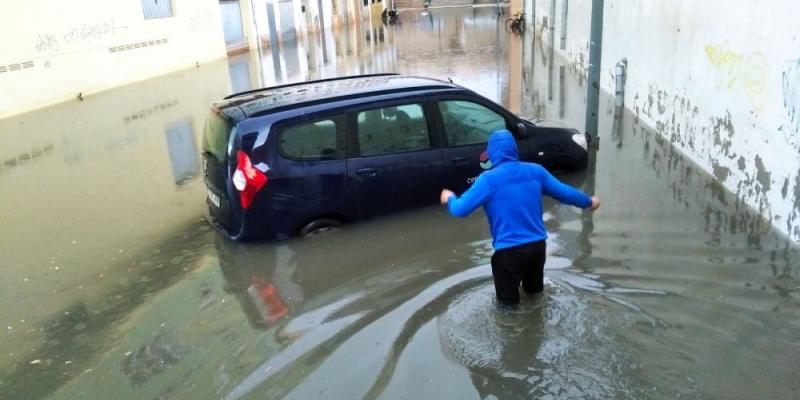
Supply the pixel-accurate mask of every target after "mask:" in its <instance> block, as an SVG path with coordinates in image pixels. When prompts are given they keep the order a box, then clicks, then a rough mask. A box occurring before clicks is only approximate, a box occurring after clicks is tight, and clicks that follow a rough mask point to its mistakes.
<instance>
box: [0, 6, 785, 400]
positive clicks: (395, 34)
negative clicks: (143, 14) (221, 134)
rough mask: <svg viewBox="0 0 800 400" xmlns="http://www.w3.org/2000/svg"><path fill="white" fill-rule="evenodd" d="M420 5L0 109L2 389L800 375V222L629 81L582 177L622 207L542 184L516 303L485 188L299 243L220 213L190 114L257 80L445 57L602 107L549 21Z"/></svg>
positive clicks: (715, 386) (528, 110) (585, 384)
mask: <svg viewBox="0 0 800 400" xmlns="http://www.w3.org/2000/svg"><path fill="white" fill-rule="evenodd" d="M401 20H402V21H401V24H399V25H394V26H382V25H369V24H368V23H366V24H363V25H358V26H354V27H352V29H348V30H345V31H344V32H345V33H344V34H342V32H339V33H337V34H333V33H330V32H327V33H325V34H324V35H322V36H318V35H311V36H307V37H305V38H304V37H302V36H298V38H297V39H296V40H295V41H289V42H285V43H284V44H283V47H282V49H281V52H280V57H281V58H280V59H279V61H280V62H279V63H274V62H273V59H272V58H271V57H272V56H271V55H269V54H267V55H266V57H270V58H266V59H265V62H258V60H259V56H258V55H257V54H256V55H254V54H248V55H243V56H242V57H238V58H232V59H231V60H229V63H227V64H226V63H220V64H212V65H207V66H202V67H200V68H197V69H192V70H189V71H184V72H181V73H179V74H174V75H170V76H167V77H163V78H159V79H156V80H153V81H148V82H143V83H140V84H137V85H133V86H130V87H126V88H121V89H119V90H117V91H111V92H107V93H105V94H101V95H97V96H94V97H88V98H87V99H86V100H85V101H84V102H80V103H79V102H74V103H67V104H64V105H61V106H57V107H53V108H51V109H48V110H45V111H42V112H37V113H31V114H28V115H24V116H20V117H18V118H14V119H7V120H3V121H0V131H1V132H3V133H6V132H13V133H15V134H5V135H0V160H2V162H3V163H2V170H0V187H3V188H4V189H6V188H10V189H8V190H4V191H3V192H2V193H3V194H2V195H0V213H2V214H0V221H2V224H0V255H1V256H0V257H2V263H3V265H4V279H3V283H4V286H3V287H2V290H0V320H1V321H0V323H2V325H0V326H3V327H5V332H4V334H5V336H4V337H3V341H0V354H2V355H3V357H2V358H0V397H2V398H13V399H29V398H30V399H37V398H45V397H49V398H56V399H74V398H107V397H108V393H111V392H113V393H114V397H115V398H119V399H139V398H209V397H213V398H229V399H234V398H237V399H238V398H242V399H262V398H300V399H306V398H314V397H321V396H320V395H323V396H324V395H328V396H327V397H332V398H370V399H374V398H379V397H380V398H387V399H406V398H458V399H462V398H569V397H573V398H602V399H606V398H632V399H638V398H675V397H681V398H687V397H688V398H796V397H797V394H798V392H800V379H798V377H797V374H796V371H797V370H798V367H800V366H799V365H798V364H797V360H798V359H800V357H799V356H800V345H799V344H798V342H797V339H796V332H798V330H800V318H797V315H798V310H800V307H799V306H800V304H799V303H800V290H798V287H800V282H798V268H797V266H798V265H800V254H798V249H797V247H796V246H793V245H792V244H791V243H790V242H788V241H787V240H786V239H785V237H783V236H781V235H780V234H778V233H776V232H775V231H773V230H772V229H771V228H770V225H769V223H768V222H765V221H764V220H763V219H762V218H761V217H760V216H758V215H757V214H755V213H753V212H752V211H751V210H749V209H748V208H747V207H745V206H744V205H742V204H741V203H739V202H738V201H736V199H735V198H734V197H733V196H732V195H730V194H729V193H727V192H725V191H724V190H723V189H722V187H721V186H720V185H719V184H717V183H715V182H714V181H713V179H711V177H710V176H708V175H707V174H705V173H704V172H702V171H700V170H699V169H697V168H696V167H695V166H694V165H693V164H692V163H691V162H690V161H689V160H687V159H686V158H684V157H683V156H682V155H681V154H680V153H678V152H676V151H675V150H674V149H673V148H672V146H671V145H670V144H669V142H667V141H665V140H664V139H662V138H661V137H660V136H658V135H657V134H655V133H654V132H652V131H650V130H648V129H646V128H645V127H643V126H641V125H640V124H639V122H638V118H637V116H636V115H633V114H630V113H617V114H616V115H614V114H613V106H612V102H611V99H608V102H607V104H608V107H607V108H606V110H608V113H607V114H606V115H601V121H600V122H601V126H602V127H604V129H603V130H601V136H602V137H603V139H602V140H601V141H600V147H599V150H598V151H597V152H596V153H595V154H593V157H594V159H595V160H596V162H595V163H594V164H593V165H592V167H591V168H590V170H589V171H587V172H584V173H580V174H574V175H569V176H562V177H561V178H562V179H564V180H566V181H567V182H568V183H571V184H573V185H575V186H578V187H580V188H582V189H583V190H584V191H587V192H590V193H597V194H598V195H600V196H601V197H602V198H603V199H604V202H605V203H604V207H603V208H602V209H601V210H600V212H598V213H596V214H590V213H582V212H580V211H576V210H575V209H572V208H570V207H564V206H560V205H556V204H554V203H553V202H552V201H550V200H546V201H545V203H544V207H543V208H544V209H545V210H546V211H547V218H546V226H547V228H548V230H549V231H550V232H551V233H552V234H551V237H550V240H549V241H548V254H549V255H548V260H547V265H546V271H545V276H546V278H547V283H546V288H545V291H544V293H543V294H541V295H538V296H533V297H523V302H522V304H521V306H520V308H519V309H518V310H517V311H514V312H508V311H501V310H499V309H498V308H497V307H496V306H495V304H494V299H493V289H492V281H491V272H490V269H489V267H488V266H487V264H488V262H489V259H490V257H491V253H492V250H491V245H490V238H489V233H488V230H487V228H486V222H485V218H484V217H483V216H482V215H480V213H477V214H476V215H473V216H472V217H470V218H467V219H459V220H452V219H450V218H449V217H448V216H447V215H446V214H445V213H444V211H443V210H441V209H440V208H439V207H432V208H426V209H422V210H417V211H414V212H408V213H404V214H399V215H395V216H390V217H386V218H381V219H376V220H374V221H367V222H363V223H359V224H354V225H351V226H347V227H345V228H343V229H341V230H339V231H336V232H329V233H327V234H323V235H319V236H315V237H310V238H297V239H292V240H289V241H285V242H278V243H256V244H240V243H231V242H229V241H227V240H225V239H223V238H222V237H220V236H219V235H217V234H215V233H213V232H211V231H209V227H208V225H207V224H206V223H205V221H203V220H202V219H201V218H202V214H203V211H204V209H203V207H204V205H203V201H202V200H203V198H204V196H205V193H204V190H205V189H204V187H203V184H202V182H200V181H199V180H198V179H196V178H192V177H191V176H192V173H191V172H189V171H192V170H193V168H194V169H195V170H196V163H197V161H196V160H197V159H196V158H193V157H192V156H191V155H190V153H193V152H196V140H197V137H196V135H198V134H199V132H197V131H193V130H192V127H198V126H202V120H203V118H204V116H205V114H206V112H207V107H208V104H209V103H210V102H211V101H213V100H215V99H219V98H221V97H222V96H224V95H225V94H227V93H228V92H229V91H230V90H238V89H236V88H237V87H238V88H250V87H252V88H255V87H261V86H269V85H273V84H276V83H283V82H293V81H297V80H303V79H310V78H326V77H332V76H338V75H348V74H357V73H373V72H385V71H399V72H404V73H410V74H421V75H427V76H433V77H440V78H444V77H447V76H450V77H452V78H453V79H454V80H455V81H456V82H457V83H461V84H463V85H465V86H467V87H470V88H474V89H475V90H477V91H478V92H480V93H482V94H484V95H486V96H488V97H490V98H492V99H494V100H497V101H500V102H503V103H504V104H506V105H508V106H512V105H513V104H514V102H515V101H516V102H519V105H520V110H521V113H522V114H524V115H530V116H536V117H544V118H548V119H561V120H562V121H563V122H564V123H566V124H567V125H571V126H580V124H581V123H582V122H583V120H584V115H583V112H584V111H583V107H582V105H583V102H582V100H581V99H584V97H585V90H584V88H582V87H581V85H582V84H583V83H582V79H583V75H582V73H583V72H581V71H579V70H578V69H577V68H575V67H574V66H573V65H572V64H569V63H567V62H566V61H565V60H562V59H560V58H558V57H557V56H554V55H552V54H550V52H549V51H548V49H547V48H545V47H546V44H547V37H546V34H545V40H544V41H542V40H540V39H535V38H533V37H532V36H531V35H530V33H529V34H527V35H525V36H524V37H522V38H521V40H519V39H518V41H515V39H513V38H509V36H508V35H507V34H506V33H505V32H504V30H503V29H502V24H498V16H497V15H496V14H495V13H494V10H493V9H482V8H474V9H473V8H455V9H447V10H442V9H438V10H430V11H429V12H428V13H427V14H426V15H422V14H421V13H419V12H416V11H414V12H411V11H409V12H403V13H401ZM544 32H545V33H546V31H544ZM367 37H369V38H370V40H369V41H367ZM519 62H522V63H523V66H522V68H521V69H520V70H517V69H515V68H518V66H516V64H517V63H519ZM512 64H514V65H515V67H514V68H512V67H511V65H512ZM556 67H558V69H559V78H558V86H559V87H558V90H555V91H554V90H552V85H554V83H553V75H552V73H549V72H548V71H554V69H555V68H556ZM562 71H563V72H562ZM245 82H246V84H245ZM519 88H521V90H518V91H517V89H519ZM548 95H552V99H548ZM562 116H563V118H559V117H562ZM176 121H177V125H173V124H175V123H176ZM54 132H55V133H54ZM53 135H55V137H54V136H53ZM165 136H166V140H165ZM190 138H191V139H190ZM607 139H609V140H607ZM192 160H194V161H192ZM133 166H136V167H135V168H134V167H133ZM629 171H635V173H628V172H629ZM176 182H182V183H181V185H180V190H176V187H175V183H176ZM732 377H735V379H734V378H732Z"/></svg>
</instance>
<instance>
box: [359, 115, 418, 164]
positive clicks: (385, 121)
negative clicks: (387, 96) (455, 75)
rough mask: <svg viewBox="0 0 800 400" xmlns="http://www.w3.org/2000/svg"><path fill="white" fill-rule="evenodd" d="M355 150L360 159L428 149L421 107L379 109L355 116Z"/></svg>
mask: <svg viewBox="0 0 800 400" xmlns="http://www.w3.org/2000/svg"><path fill="white" fill-rule="evenodd" d="M356 121H357V124H358V147H359V149H360V150H361V155H362V156H374V155H380V154H392V153H402V152H406V151H415V150H425V149H429V148H431V141H430V137H429V136H428V124H427V123H426V122H425V113H424V112H423V110H422V105H421V104H405V105H400V106H389V107H382V108H378V109H374V110H367V111H362V112H359V113H358V116H357V117H356Z"/></svg>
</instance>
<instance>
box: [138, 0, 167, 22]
mask: <svg viewBox="0 0 800 400" xmlns="http://www.w3.org/2000/svg"><path fill="white" fill-rule="evenodd" d="M142 13H143V14H144V19H156V18H168V17H171V16H172V0H142Z"/></svg>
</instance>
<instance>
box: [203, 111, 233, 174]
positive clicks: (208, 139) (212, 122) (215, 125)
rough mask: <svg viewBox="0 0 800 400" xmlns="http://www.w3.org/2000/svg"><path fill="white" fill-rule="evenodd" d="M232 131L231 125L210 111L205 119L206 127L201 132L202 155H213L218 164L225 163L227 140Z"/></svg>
mask: <svg viewBox="0 0 800 400" xmlns="http://www.w3.org/2000/svg"><path fill="white" fill-rule="evenodd" d="M232 131H233V126H232V125H231V123H230V122H229V121H228V120H227V119H225V118H223V117H222V116H220V115H219V113H217V112H216V111H215V110H212V111H211V113H210V114H209V116H208V119H206V127H205V129H204V132H203V153H208V154H211V155H213V156H214V158H216V159H217V161H219V162H225V153H226V151H227V149H228V139H229V138H230V136H231V132H232Z"/></svg>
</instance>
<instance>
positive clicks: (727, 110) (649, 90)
mask: <svg viewBox="0 0 800 400" xmlns="http://www.w3.org/2000/svg"><path fill="white" fill-rule="evenodd" d="M550 1H551V0H535V7H536V8H535V10H534V11H535V13H536V18H537V24H538V26H537V28H540V27H541V24H540V22H541V21H542V18H543V16H544V15H549V13H550ZM561 1H563V0H557V1H556V3H557V6H556V10H557V12H556V52H557V53H558V54H560V55H561V56H562V57H565V58H567V59H568V60H570V61H571V62H573V63H577V62H579V61H580V60H581V59H582V60H588V49H587V44H588V38H589V27H590V15H591V3H592V2H591V1H588V0H586V1H580V2H579V1H575V0H573V1H570V3H569V21H568V40H567V43H568V44H567V49H566V50H560V49H559V38H560V35H559V21H560V18H559V17H560V11H559V10H560V9H559V5H560V3H561ZM799 17H800V3H798V2H796V1H792V0H782V1H771V2H752V1H748V0H726V1H722V0H715V1H704V2H696V1H691V0H674V1H670V2H639V1H632V0H606V1H605V10H604V32H603V61H602V70H601V86H602V89H603V90H604V91H605V92H607V93H613V88H614V81H613V68H614V65H615V64H616V63H617V62H618V61H619V60H621V59H622V58H626V59H627V60H628V76H627V82H626V91H625V104H626V107H628V108H631V109H632V110H633V111H634V113H635V114H636V115H638V117H639V118H640V120H641V122H643V123H645V124H647V125H649V126H651V127H653V128H655V129H656V130H657V131H658V132H659V133H660V134H661V135H663V136H664V137H665V138H667V139H669V140H670V141H671V142H672V143H673V144H674V145H675V146H676V147H677V148H678V149H680V150H681V151H682V152H683V153H685V154H686V155H688V156H689V157H690V158H691V159H692V160H694V161H695V162H696V163H697V164H698V165H699V166H700V167H701V168H703V169H704V170H706V171H707V172H709V173H710V174H712V175H713V176H714V177H715V178H717V179H718V180H719V181H720V182H722V183H723V184H724V185H725V187H727V188H728V189H729V190H731V191H732V192H733V193H735V194H736V195H737V196H738V197H739V198H740V199H742V200H743V201H744V202H745V203H746V204H747V205H749V206H751V207H753V208H755V209H756V210H758V211H759V212H760V213H761V214H762V215H763V216H764V217H765V218H767V219H768V220H769V221H771V223H772V224H773V226H775V227H776V228H777V229H779V230H780V231H782V232H783V233H785V234H787V235H788V236H789V237H791V238H792V239H793V240H794V241H795V242H800V174H799V173H798V171H799V170H800V63H799V62H798V60H799V59H800V40H798V36H800V32H799V31H798V30H797V21H798V18H799ZM548 21H552V19H551V18H548ZM537 32H538V30H537ZM543 34H544V36H543V37H544V39H545V40H547V35H549V32H547V31H545V32H543ZM545 43H549V42H547V41H546V42H545ZM584 65H585V61H584Z"/></svg>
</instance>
